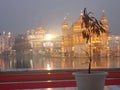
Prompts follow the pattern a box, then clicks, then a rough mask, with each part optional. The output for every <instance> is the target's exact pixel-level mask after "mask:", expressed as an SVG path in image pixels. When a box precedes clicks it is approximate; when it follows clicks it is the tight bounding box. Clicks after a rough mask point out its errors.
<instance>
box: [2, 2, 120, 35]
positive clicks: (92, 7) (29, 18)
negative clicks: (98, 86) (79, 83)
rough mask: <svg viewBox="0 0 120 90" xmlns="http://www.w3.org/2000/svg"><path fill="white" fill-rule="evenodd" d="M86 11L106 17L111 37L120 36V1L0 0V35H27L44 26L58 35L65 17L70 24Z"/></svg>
mask: <svg viewBox="0 0 120 90" xmlns="http://www.w3.org/2000/svg"><path fill="white" fill-rule="evenodd" d="M84 8H87V10H88V11H92V12H94V13H95V14H96V16H97V17H98V19H100V17H101V16H102V15H103V13H102V10H105V15H106V16H107V18H108V20H109V23H108V24H109V31H110V33H111V34H120V29H119V28H120V10H119V9H120V0H0V32H2V31H5V32H12V33H24V32H26V31H27V30H31V29H34V28H36V27H38V26H43V27H44V28H45V29H47V30H50V31H52V32H55V33H56V32H57V33H59V32H60V30H61V24H62V22H63V21H64V17H65V16H66V15H67V16H68V22H69V24H71V23H72V22H74V21H75V20H77V19H78V17H79V16H80V12H81V10H83V9H84Z"/></svg>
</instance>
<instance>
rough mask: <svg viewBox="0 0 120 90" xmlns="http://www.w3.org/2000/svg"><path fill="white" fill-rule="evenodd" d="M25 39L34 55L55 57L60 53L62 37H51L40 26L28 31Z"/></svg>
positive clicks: (51, 35) (50, 34)
mask: <svg viewBox="0 0 120 90" xmlns="http://www.w3.org/2000/svg"><path fill="white" fill-rule="evenodd" d="M27 38H28V40H29V42H30V43H31V47H32V51H33V52H34V53H36V54H41V55H52V56H53V55H54V56H55V55H56V54H59V52H62V51H61V48H62V44H63V43H62V39H61V38H62V37H61V36H59V35H53V34H52V33H51V32H49V31H48V30H46V29H45V28H43V27H41V26H40V27H37V28H35V29H33V30H30V31H28V32H27Z"/></svg>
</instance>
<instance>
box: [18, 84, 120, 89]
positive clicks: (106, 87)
mask: <svg viewBox="0 0 120 90" xmlns="http://www.w3.org/2000/svg"><path fill="white" fill-rule="evenodd" d="M17 90H19V89H17ZM22 90H78V89H77V88H76V87H64V88H41V89H22ZM104 90H120V86H116V85H115V86H114V85H113V86H105V88H104Z"/></svg>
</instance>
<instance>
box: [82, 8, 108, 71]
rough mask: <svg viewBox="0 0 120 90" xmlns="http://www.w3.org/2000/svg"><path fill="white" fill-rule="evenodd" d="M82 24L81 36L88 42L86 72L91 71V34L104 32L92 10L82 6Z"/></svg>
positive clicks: (98, 34) (97, 34)
mask: <svg viewBox="0 0 120 90" xmlns="http://www.w3.org/2000/svg"><path fill="white" fill-rule="evenodd" d="M82 20H83V22H82V24H81V27H82V29H83V31H82V35H83V38H84V39H86V43H88V42H89V43H90V52H89V53H88V52H86V54H87V55H88V58H89V68H88V73H91V62H92V57H91V37H92V35H96V36H97V37H99V36H100V35H101V33H106V30H105V28H104V27H103V24H102V23H101V22H100V20H97V18H96V17H95V16H94V15H93V13H92V12H87V9H86V8H84V11H83V15H82Z"/></svg>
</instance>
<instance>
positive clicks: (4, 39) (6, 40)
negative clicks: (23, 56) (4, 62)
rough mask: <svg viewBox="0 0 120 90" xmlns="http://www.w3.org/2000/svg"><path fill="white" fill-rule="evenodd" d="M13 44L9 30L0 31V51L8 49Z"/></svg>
mask: <svg viewBox="0 0 120 90" xmlns="http://www.w3.org/2000/svg"><path fill="white" fill-rule="evenodd" d="M12 45H13V41H12V34H11V32H8V33H6V32H2V33H1V34H0V53H2V52H4V51H10V50H11V48H12Z"/></svg>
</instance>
